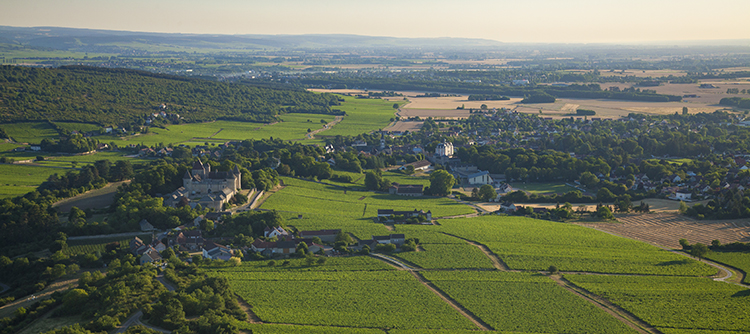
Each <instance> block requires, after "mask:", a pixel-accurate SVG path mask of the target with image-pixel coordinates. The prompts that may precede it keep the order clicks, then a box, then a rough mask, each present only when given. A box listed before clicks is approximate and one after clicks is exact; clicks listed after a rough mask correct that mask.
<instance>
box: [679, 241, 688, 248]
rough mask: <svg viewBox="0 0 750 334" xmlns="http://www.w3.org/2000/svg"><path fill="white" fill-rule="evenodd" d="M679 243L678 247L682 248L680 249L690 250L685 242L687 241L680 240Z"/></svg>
mask: <svg viewBox="0 0 750 334" xmlns="http://www.w3.org/2000/svg"><path fill="white" fill-rule="evenodd" d="M679 243H680V246H682V249H688V248H690V243H689V242H688V241H687V239H680V241H679Z"/></svg>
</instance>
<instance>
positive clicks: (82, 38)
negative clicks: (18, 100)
mask: <svg viewBox="0 0 750 334" xmlns="http://www.w3.org/2000/svg"><path fill="white" fill-rule="evenodd" d="M0 43H6V44H21V45H24V46H27V47H29V46H31V47H38V48H50V49H56V50H67V51H86V52H119V51H122V49H124V48H137V47H138V46H141V47H145V46H159V45H168V46H170V47H178V48H185V49H190V48H202V49H206V48H209V49H226V50H243V49H245V50H258V49H264V48H272V49H290V48H294V49H300V48H301V49H305V48H307V49H350V48H392V47H398V48H403V47H407V48H466V47H469V48H470V47H497V46H500V45H503V43H500V42H497V41H493V40H488V39H471V38H396V37H374V36H359V35H201V34H166V33H149V32H131V31H114V30H93V29H75V28H59V27H32V28H21V27H8V26H0ZM186 51H188V50H186Z"/></svg>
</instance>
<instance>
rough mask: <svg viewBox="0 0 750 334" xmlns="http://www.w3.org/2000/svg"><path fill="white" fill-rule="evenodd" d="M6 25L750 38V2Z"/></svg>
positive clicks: (302, 9)
mask: <svg viewBox="0 0 750 334" xmlns="http://www.w3.org/2000/svg"><path fill="white" fill-rule="evenodd" d="M0 9H2V10H0V25H9V26H23V27H32V26H60V27H73V28H92V29H111V30H130V31H152V32H179V33H214V34H333V33H336V34H357V35H371V36H394V37H471V38H487V39H493V40H497V41H501V42H586V43H589V42H644V41H676V40H709V39H748V38H750V21H748V14H750V0H624V1H613V0H513V1H507V0H494V1H492V0H464V1H447V0H398V1H396V0H375V1H358V0H348V1H345V0H273V1H257V0H211V1H209V0H124V1H123V0H2V2H1V5H0Z"/></svg>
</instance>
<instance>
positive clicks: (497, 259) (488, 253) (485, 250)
mask: <svg viewBox="0 0 750 334" xmlns="http://www.w3.org/2000/svg"><path fill="white" fill-rule="evenodd" d="M449 235H450V234H449ZM459 239H461V238H459ZM462 240H463V241H466V242H467V243H468V244H469V245H473V246H476V247H477V248H479V250H480V251H482V253H484V255H486V256H487V257H488V258H490V261H492V265H494V266H495V268H497V269H498V270H501V271H511V270H510V268H508V265H507V264H505V262H503V260H501V259H500V257H499V256H497V254H495V253H494V252H492V251H491V250H490V249H489V248H488V247H487V246H485V245H482V244H480V243H478V242H474V241H470V240H466V239H462Z"/></svg>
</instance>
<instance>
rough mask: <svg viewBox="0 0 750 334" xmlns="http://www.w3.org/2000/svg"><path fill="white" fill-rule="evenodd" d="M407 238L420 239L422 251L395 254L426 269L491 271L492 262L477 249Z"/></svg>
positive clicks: (470, 246)
mask: <svg viewBox="0 0 750 334" xmlns="http://www.w3.org/2000/svg"><path fill="white" fill-rule="evenodd" d="M408 236H409V237H412V236H414V237H417V238H419V239H420V242H421V243H422V244H421V247H422V248H423V249H424V251H420V252H405V253H398V254H395V255H394V256H395V257H399V258H402V259H404V260H406V261H409V262H411V263H414V264H416V265H418V266H420V267H422V268H426V269H465V268H470V269H493V268H494V267H493V266H492V261H490V259H489V258H488V257H487V256H486V255H484V253H482V251H480V250H479V248H477V247H475V246H472V245H469V244H467V243H463V244H426V243H424V242H423V241H422V239H421V235H420V234H416V233H409V234H408Z"/></svg>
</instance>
